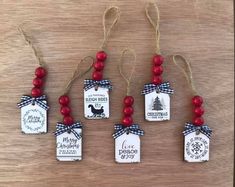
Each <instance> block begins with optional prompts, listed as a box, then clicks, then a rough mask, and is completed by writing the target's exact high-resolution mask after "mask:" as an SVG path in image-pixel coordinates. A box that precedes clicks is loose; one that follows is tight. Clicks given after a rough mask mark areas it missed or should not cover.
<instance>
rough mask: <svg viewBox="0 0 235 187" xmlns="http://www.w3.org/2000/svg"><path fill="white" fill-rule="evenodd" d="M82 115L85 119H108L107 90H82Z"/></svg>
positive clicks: (94, 88)
mask: <svg viewBox="0 0 235 187" xmlns="http://www.w3.org/2000/svg"><path fill="white" fill-rule="evenodd" d="M84 115H85V118H87V119H105V118H109V89H108V88H102V87H92V88H90V89H89V90H84Z"/></svg>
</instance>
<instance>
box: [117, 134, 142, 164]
mask: <svg viewBox="0 0 235 187" xmlns="http://www.w3.org/2000/svg"><path fill="white" fill-rule="evenodd" d="M115 160H116V162H118V163H135V162H140V137H139V135H135V134H131V133H124V134H122V135H121V136H119V137H117V138H116V139H115Z"/></svg>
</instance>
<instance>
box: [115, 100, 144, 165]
mask: <svg viewBox="0 0 235 187" xmlns="http://www.w3.org/2000/svg"><path fill="white" fill-rule="evenodd" d="M133 103H134V99H133V97H132V96H126V97H125V98H124V105H125V107H124V109H123V113H124V117H123V120H122V124H116V125H115V126H114V129H115V133H114V134H113V138H114V139H115V161H116V162H117V163H137V162H140V137H139V136H143V135H144V131H143V130H142V129H140V128H139V125H137V124H133V120H132V117H131V116H132V114H133V112H134V110H133V108H132V105H133Z"/></svg>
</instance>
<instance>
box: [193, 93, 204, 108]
mask: <svg viewBox="0 0 235 187" xmlns="http://www.w3.org/2000/svg"><path fill="white" fill-rule="evenodd" d="M192 103H193V104H194V105H195V106H201V105H202V103H203V99H202V97H201V96H198V95H196V96H194V97H193V98H192Z"/></svg>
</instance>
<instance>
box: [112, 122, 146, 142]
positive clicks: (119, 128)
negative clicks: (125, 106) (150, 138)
mask: <svg viewBox="0 0 235 187" xmlns="http://www.w3.org/2000/svg"><path fill="white" fill-rule="evenodd" d="M114 129H115V133H114V134H113V138H114V139H116V138H118V137H119V136H121V135H123V134H124V133H132V134H135V135H139V136H143V135H144V131H143V130H142V129H140V128H139V125H137V124H133V125H131V126H130V127H126V126H124V125H122V124H116V125H115V126H114Z"/></svg>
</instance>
